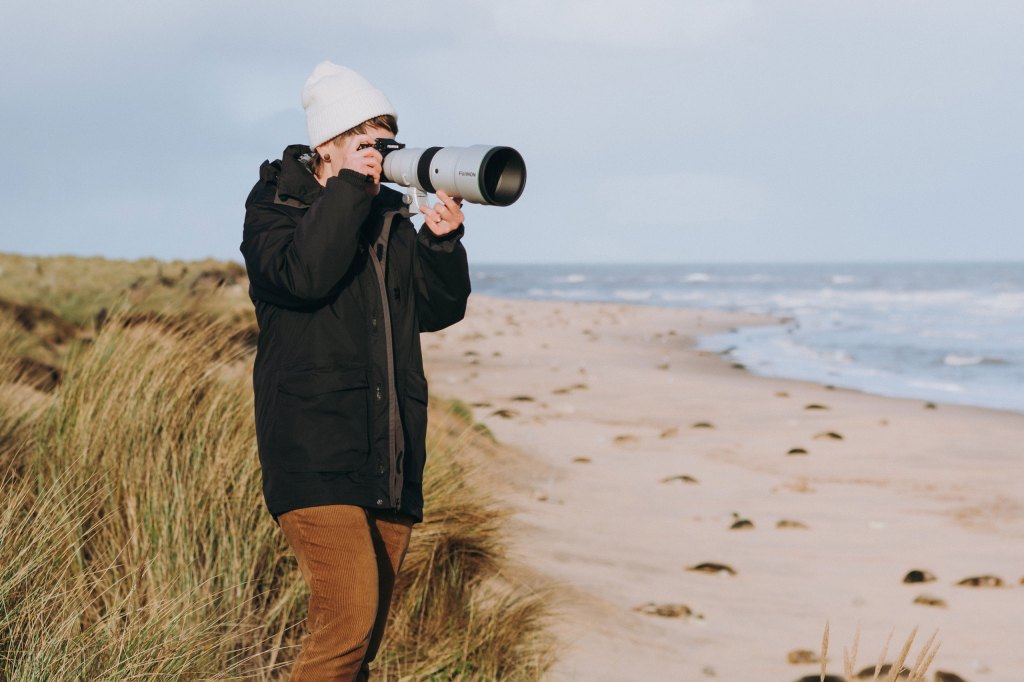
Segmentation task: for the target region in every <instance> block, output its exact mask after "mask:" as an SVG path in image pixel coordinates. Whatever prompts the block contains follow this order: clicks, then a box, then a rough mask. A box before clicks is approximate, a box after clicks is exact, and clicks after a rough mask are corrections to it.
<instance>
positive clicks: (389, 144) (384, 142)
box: [356, 137, 405, 157]
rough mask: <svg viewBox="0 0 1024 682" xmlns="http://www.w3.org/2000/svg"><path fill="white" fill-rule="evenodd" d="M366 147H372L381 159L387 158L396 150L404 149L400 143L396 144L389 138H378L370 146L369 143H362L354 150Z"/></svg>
mask: <svg viewBox="0 0 1024 682" xmlns="http://www.w3.org/2000/svg"><path fill="white" fill-rule="evenodd" d="M367 147H373V148H374V149H376V150H377V151H378V152H380V155H381V157H384V156H387V155H388V154H390V153H391V152H393V151H395V150H396V149H402V148H404V147H405V145H404V144H402V143H401V142H396V141H395V140H392V139H391V138H389V137H378V138H377V140H376V142H374V143H373V144H370V143H369V142H363V143H362V144H361V145H359V146H358V147H356V149H366V148H367Z"/></svg>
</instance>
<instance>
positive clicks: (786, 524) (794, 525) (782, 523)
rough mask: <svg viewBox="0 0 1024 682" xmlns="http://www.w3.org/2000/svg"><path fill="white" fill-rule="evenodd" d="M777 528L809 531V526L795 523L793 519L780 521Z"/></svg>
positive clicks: (799, 522) (798, 522) (800, 522)
mask: <svg viewBox="0 0 1024 682" xmlns="http://www.w3.org/2000/svg"><path fill="white" fill-rule="evenodd" d="M775 527H776V528H795V529H800V530H807V524H806V523H804V522H803V521H795V520H793V519H779V521H778V522H777V523H776V524H775Z"/></svg>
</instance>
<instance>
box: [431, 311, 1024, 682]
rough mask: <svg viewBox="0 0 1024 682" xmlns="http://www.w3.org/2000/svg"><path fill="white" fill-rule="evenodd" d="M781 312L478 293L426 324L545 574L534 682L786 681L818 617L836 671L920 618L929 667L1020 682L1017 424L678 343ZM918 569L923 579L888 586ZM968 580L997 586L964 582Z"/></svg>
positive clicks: (1021, 510) (812, 667) (1022, 512)
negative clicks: (539, 666) (542, 669)
mask: <svg viewBox="0 0 1024 682" xmlns="http://www.w3.org/2000/svg"><path fill="white" fill-rule="evenodd" d="M776 322H777V320H774V319H773V318H768V317H760V318H759V317H753V316H749V315H742V314H730V313H721V312H711V311H700V310H686V309H668V308H654V307H641V306H624V305H613V304H585V303H558V302H534V301H513V300H503V299H495V298H487V297H483V296H480V295H477V294H474V295H472V296H471V299H470V306H469V311H468V313H467V316H466V319H465V320H463V321H462V322H460V323H459V324H458V325H455V326H454V327H451V328H449V329H448V330H445V331H443V332H439V333H435V334H424V335H423V344H424V355H425V360H426V365H427V373H428V378H429V380H430V390H431V393H432V394H433V395H435V396H439V397H449V398H458V399H460V400H462V401H463V402H465V403H467V404H470V405H471V406H472V407H473V413H474V417H475V419H476V420H477V421H480V422H482V423H484V424H486V425H487V427H488V428H490V429H491V431H492V432H493V433H494V434H495V436H496V437H497V439H498V440H499V441H500V442H502V443H503V444H505V445H507V446H510V448H512V450H513V451H512V452H510V453H506V454H505V455H503V456H501V457H496V458H494V460H493V461H490V462H488V463H487V470H488V477H489V478H490V479H491V484H492V485H493V486H494V487H495V490H496V493H497V494H498V496H499V497H500V499H501V500H502V501H503V502H504V503H505V504H507V505H509V506H510V507H511V508H512V509H514V510H515V514H514V515H513V517H512V522H511V524H510V528H509V532H510V540H511V550H512V555H513V557H514V558H515V559H516V560H517V561H518V562H519V563H520V564H521V565H522V566H523V567H525V568H524V573H523V576H524V579H525V580H529V581H531V582H532V583H534V584H537V585H544V586H546V587H547V588H549V589H554V596H553V605H554V606H555V608H556V612H557V617H556V619H555V621H554V623H553V627H552V629H553V631H554V632H555V633H556V635H557V636H558V637H559V638H560V642H561V645H560V650H559V655H560V660H559V662H558V663H557V664H556V665H555V667H554V668H553V669H552V671H551V673H550V674H549V676H548V677H547V678H546V679H550V680H588V681H589V680H704V679H708V680H711V679H716V680H736V681H741V682H749V681H752V680H796V679H798V678H799V677H801V676H803V675H808V674H816V673H817V672H818V670H819V664H817V663H800V664H793V663H790V662H788V660H787V655H788V654H789V652H791V651H793V650H797V649H808V650H810V651H812V652H817V651H820V647H821V639H822V632H823V630H824V626H825V622H826V620H828V621H829V622H830V628H831V637H830V641H831V645H830V657H831V662H830V664H829V666H828V668H829V671H830V672H832V673H836V674H841V673H842V650H843V647H850V646H851V645H852V643H853V638H854V631H855V629H856V628H857V626H858V624H859V626H860V629H861V638H860V652H861V653H860V656H859V659H858V665H857V669H860V668H863V667H865V666H868V665H870V664H873V663H874V662H875V661H876V660H877V657H878V654H879V652H880V651H881V648H882V646H883V644H884V642H885V639H886V637H887V636H888V635H889V633H890V631H891V630H893V628H895V634H894V635H893V644H892V646H891V647H890V650H894V649H895V650H896V651H893V655H891V656H890V657H889V658H890V659H892V658H895V654H896V653H897V652H898V649H899V646H900V645H901V644H902V642H903V640H904V639H905V637H906V635H907V634H909V632H910V630H911V629H912V628H913V627H915V626H917V627H919V628H920V632H921V634H920V635H919V637H918V640H917V641H918V643H919V644H920V643H921V642H923V641H924V639H926V638H927V636H928V635H930V634H931V633H932V631H934V630H935V629H938V630H939V634H938V639H940V640H941V642H942V646H941V649H940V651H939V653H938V655H937V656H936V658H935V660H934V662H933V663H932V666H931V668H930V670H932V671H935V670H948V671H952V672H956V673H958V674H959V675H961V676H963V677H964V678H965V679H967V680H971V681H973V680H989V681H992V682H995V681H1003V680H1005V681H1007V682H1009V681H1011V680H1021V679H1024V646H1021V642H1022V641H1024V584H1022V583H1021V581H1022V579H1024V415H1021V414H1015V413H1011V412H1000V411H996V410H987V409H981V408H970V407H961V406H955V405H947V404H938V405H936V406H935V407H934V408H929V407H927V406H926V403H925V401H922V400H914V399H896V398H886V397H879V396H873V395H868V394H864V393H861V392H858V391H854V390H846V389H833V388H829V387H826V386H822V385H819V384H815V383H811V382H804V381H793V380H783V379H773V378H764V377H758V376H754V375H752V374H751V373H749V372H748V371H746V370H745V369H743V368H742V367H734V366H732V365H731V363H730V362H729V361H728V360H727V359H725V358H723V357H721V356H718V355H716V354H714V353H709V352H701V351H697V350H695V349H694V337H695V336H696V335H701V334H710V333H714V332H717V331H721V330H725V329H728V328H730V327H733V326H738V325H743V324H772V323H776ZM737 521H740V523H738V524H737V523H736V522H737ZM734 524H736V525H737V526H739V527H737V528H735V529H734V528H733V527H732V526H733V525H734ZM780 524H782V525H783V526H785V527H780ZM700 564H718V565H721V566H723V567H728V568H729V569H732V571H733V572H734V573H729V572H728V571H727V570H724V569H723V570H718V571H715V572H704V571H695V570H688V568H690V567H694V566H697V565H700ZM711 568H714V566H712V567H711ZM914 569H922V570H926V571H928V572H929V573H931V574H933V575H934V576H935V578H936V579H935V580H934V581H931V582H926V583H916V584H907V583H904V582H903V578H904V576H905V575H906V574H907V573H908V572H909V571H911V570H914ZM984 575H994V576H998V577H999V578H1000V579H1001V580H1002V581H1003V582H1004V586H1003V587H999V588H996V587H969V586H960V585H957V583H958V582H959V581H960V580H962V579H964V578H969V577H973V576H984ZM921 596H924V597H926V598H935V599H940V600H942V601H943V602H944V604H945V605H925V604H921V603H915V598H918V597H921ZM645 605H646V606H647V609H646V610H648V611H657V610H658V608H657V607H659V606H660V607H661V608H660V610H661V611H662V613H664V614H668V615H657V613H645V612H644V611H643V610H637V609H638V608H641V607H644V606H645ZM684 606H685V607H686V608H685V609H684V608H683V607H684ZM686 609H689V610H690V611H691V613H690V615H686ZM680 614H682V615H680ZM917 651H918V646H917V645H915V647H914V648H913V650H912V654H913V656H914V657H916V653H917ZM929 677H931V675H930V676H929Z"/></svg>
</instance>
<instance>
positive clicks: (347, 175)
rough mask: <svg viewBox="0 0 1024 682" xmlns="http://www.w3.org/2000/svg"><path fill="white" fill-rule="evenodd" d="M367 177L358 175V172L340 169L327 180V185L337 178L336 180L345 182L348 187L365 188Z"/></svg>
mask: <svg viewBox="0 0 1024 682" xmlns="http://www.w3.org/2000/svg"><path fill="white" fill-rule="evenodd" d="M369 177H370V176H369V175H366V174H365V173H360V172H359V171H354V170H352V169H351V168H342V169H341V170H340V171H338V174H337V175H334V176H332V177H329V178H327V184H330V183H331V181H332V180H333V179H334V178H337V179H338V180H341V181H343V182H347V183H349V184H350V185H356V186H358V187H365V186H366V185H367V184H368V183H369V180H367V178H369Z"/></svg>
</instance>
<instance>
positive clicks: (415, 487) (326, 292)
mask: <svg viewBox="0 0 1024 682" xmlns="http://www.w3.org/2000/svg"><path fill="white" fill-rule="evenodd" d="M302 102H303V107H304V109H305V112H306V123H307V129H308V132H309V143H310V144H309V146H308V147H307V146H305V145H298V144H296V145H291V146H289V147H287V148H286V149H285V150H284V153H283V154H282V157H281V159H280V160H277V161H274V162H272V163H271V162H269V161H265V162H264V163H263V165H262V166H261V167H260V178H259V181H258V182H257V183H256V185H255V186H254V187H253V189H252V191H251V192H250V194H249V197H248V198H247V199H246V202H245V224H244V231H243V236H242V243H241V246H240V249H241V252H242V254H243V256H244V258H245V265H246V270H247V271H248V274H249V281H250V287H249V296H250V298H251V299H252V301H253V304H254V305H255V308H256V316H257V319H258V322H259V340H258V346H257V355H256V361H255V365H254V368H253V390H254V393H255V416H256V436H257V444H258V448H259V458H260V464H261V467H262V472H263V496H264V500H265V502H266V506H267V509H268V511H269V512H270V514H271V515H272V516H273V518H274V520H275V521H276V522H277V523H278V524H279V526H280V527H281V529H282V531H283V532H284V534H285V537H286V538H287V541H288V543H289V545H290V547H291V548H292V550H293V551H294V552H295V555H296V558H297V560H298V565H299V568H300V570H301V572H302V575H303V578H304V580H305V581H306V583H307V584H308V585H309V589H310V599H309V614H308V618H307V623H308V628H309V633H308V635H306V637H305V639H304V642H303V648H302V651H301V653H300V654H299V656H298V658H297V659H296V661H295V665H294V668H293V673H292V678H291V679H292V680H313V679H316V680H320V679H331V680H352V679H356V680H366V679H368V677H369V663H370V661H372V660H373V659H374V657H375V656H376V653H377V648H378V646H379V644H380V641H381V638H382V636H383V632H384V626H385V623H386V622H387V614H388V608H389V605H390V601H391V591H392V586H393V585H394V581H395V576H396V574H397V573H398V571H399V569H400V567H401V565H402V560H403V558H404V556H405V552H406V549H407V547H408V544H409V537H410V533H411V529H412V526H413V524H415V523H418V522H420V521H422V519H423V492H422V480H423V467H424V462H425V459H426V446H425V437H426V428H427V382H426V378H425V377H424V374H423V362H422V356H421V351H420V341H419V333H420V332H423V331H436V330H438V329H443V328H445V327H447V326H449V325H451V324H454V323H456V322H458V321H459V320H461V319H462V317H463V315H464V314H465V310H466V301H467V298H468V296H469V293H470V282H469V270H468V265H467V261H466V251H465V248H464V247H463V245H462V243H461V238H462V235H463V232H464V230H465V227H464V226H463V224H462V222H463V214H462V209H461V204H462V200H461V199H460V198H459V197H449V196H447V195H445V194H444V192H441V191H438V192H437V196H438V198H439V199H440V200H441V201H440V203H437V204H435V205H434V206H433V207H426V208H424V210H423V213H424V217H425V223H424V225H423V226H422V227H421V228H420V229H419V231H418V232H417V231H416V230H415V229H414V227H413V225H412V223H411V222H410V220H409V219H408V218H407V217H404V215H403V214H401V213H400V210H401V209H402V208H403V206H404V205H403V202H402V194H401V193H400V192H397V191H395V190H393V189H391V188H389V187H383V186H381V184H380V180H381V162H382V157H381V154H380V152H378V151H377V150H376V149H374V147H373V146H372V145H373V144H374V142H375V141H376V140H377V139H378V138H393V137H394V136H395V135H396V134H397V132H398V125H397V118H396V113H395V110H394V107H392V105H391V103H390V102H389V101H388V99H387V98H386V97H385V96H384V94H383V93H382V92H381V91H380V90H378V89H377V88H375V87H374V86H373V85H371V84H370V83H369V82H367V81H366V79H364V78H363V77H362V76H360V75H359V74H357V73H356V72H354V71H352V70H351V69H347V68H345V67H341V66H337V65H335V64H332V63H330V62H322V63H321V64H319V65H318V66H317V67H316V68H315V69H314V70H313V73H312V74H311V75H310V77H309V78H308V79H307V80H306V83H305V87H304V88H303V92H302Z"/></svg>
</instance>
